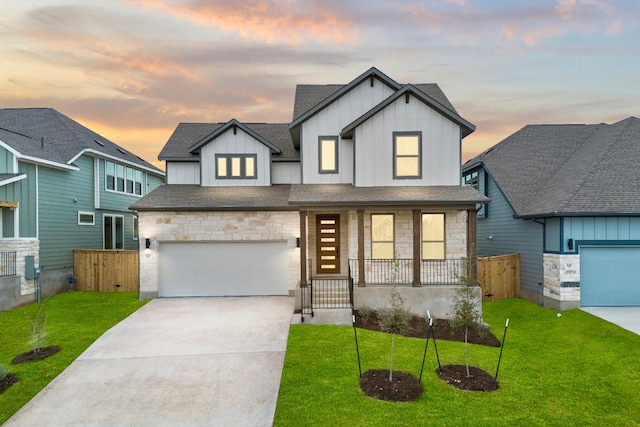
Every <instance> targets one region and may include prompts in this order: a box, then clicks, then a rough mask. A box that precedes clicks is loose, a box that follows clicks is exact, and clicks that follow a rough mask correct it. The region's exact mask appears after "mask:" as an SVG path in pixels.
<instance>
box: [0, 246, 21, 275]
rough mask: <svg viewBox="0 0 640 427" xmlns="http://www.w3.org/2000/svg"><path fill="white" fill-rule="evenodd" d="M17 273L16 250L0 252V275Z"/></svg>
mask: <svg viewBox="0 0 640 427" xmlns="http://www.w3.org/2000/svg"><path fill="white" fill-rule="evenodd" d="M16 274H17V268H16V252H0V277H5V276H15V275H16Z"/></svg>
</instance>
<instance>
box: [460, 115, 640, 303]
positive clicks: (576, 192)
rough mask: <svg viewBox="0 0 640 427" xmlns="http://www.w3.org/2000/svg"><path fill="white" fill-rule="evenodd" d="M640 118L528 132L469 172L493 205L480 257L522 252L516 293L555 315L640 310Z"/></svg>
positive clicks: (472, 164) (486, 214) (486, 215)
mask: <svg viewBox="0 0 640 427" xmlns="http://www.w3.org/2000/svg"><path fill="white" fill-rule="evenodd" d="M638 159H640V119H637V118H635V117H630V118H628V119H625V120H622V121H620V122H617V123H614V124H611V125H609V124H605V123H602V124H597V125H529V126H525V127H524V128H522V129H521V130H519V131H518V132H516V133H514V134H513V135H511V136H509V137H508V138H506V139H505V140H503V141H502V142H500V143H498V144H497V145H495V146H494V147H492V148H490V149H488V150H487V151H485V152H484V153H482V154H480V155H479V156H478V157H476V158H474V159H471V160H469V161H468V162H467V163H466V164H465V165H463V183H466V184H467V185H473V186H474V187H476V188H477V189H478V190H479V191H480V192H482V193H483V194H485V195H487V196H489V197H490V198H491V206H484V207H483V208H482V209H480V210H479V211H478V218H477V251H478V255H481V256H482V255H484V256H492V255H502V254H508V253H519V254H520V267H521V271H520V274H521V277H520V292H521V296H522V297H523V298H527V299H530V300H533V301H535V302H537V303H538V304H543V305H545V306H548V307H551V308H554V309H560V310H565V309H570V308H576V307H590V306H640V187H638V185H637V184H636V183H637V182H638V177H640V175H639V174H638V169H637V163H638Z"/></svg>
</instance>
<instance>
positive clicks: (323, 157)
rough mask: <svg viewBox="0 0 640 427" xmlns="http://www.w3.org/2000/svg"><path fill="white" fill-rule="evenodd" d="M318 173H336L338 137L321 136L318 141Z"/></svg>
mask: <svg viewBox="0 0 640 427" xmlns="http://www.w3.org/2000/svg"><path fill="white" fill-rule="evenodd" d="M318 155H319V159H318V164H319V168H320V169H319V172H320V173H338V137H337V136H321V137H320V138H319V139H318Z"/></svg>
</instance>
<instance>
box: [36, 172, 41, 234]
mask: <svg viewBox="0 0 640 427" xmlns="http://www.w3.org/2000/svg"><path fill="white" fill-rule="evenodd" d="M36 239H38V240H40V166H38V165H36Z"/></svg>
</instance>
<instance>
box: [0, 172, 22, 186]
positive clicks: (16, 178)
mask: <svg viewBox="0 0 640 427" xmlns="http://www.w3.org/2000/svg"><path fill="white" fill-rule="evenodd" d="M26 177H27V174H26V173H23V174H22V175H18V176H14V177H13V178H9V179H6V180H4V181H2V182H0V187H3V186H5V185H9V184H13V183H14V182H18V181H22V180H23V179H25V178H26Z"/></svg>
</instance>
